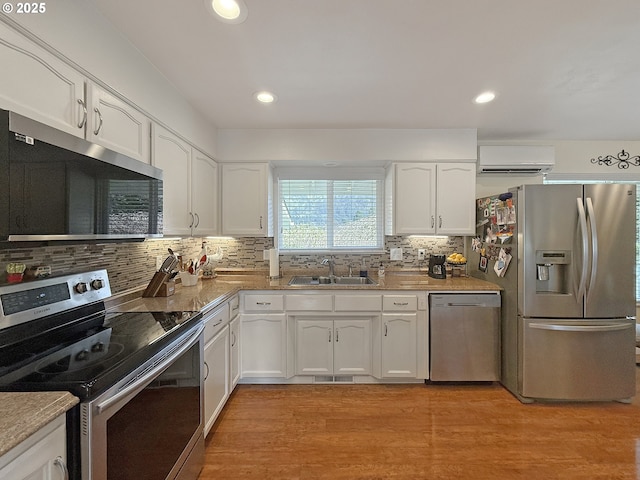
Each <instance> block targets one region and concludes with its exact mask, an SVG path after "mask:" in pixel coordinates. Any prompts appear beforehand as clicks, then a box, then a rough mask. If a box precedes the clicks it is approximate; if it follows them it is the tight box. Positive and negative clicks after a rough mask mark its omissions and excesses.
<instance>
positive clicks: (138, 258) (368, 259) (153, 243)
mask: <svg viewBox="0 0 640 480" xmlns="http://www.w3.org/2000/svg"><path fill="white" fill-rule="evenodd" d="M202 240H203V239H202V238H183V239H167V240H165V239H162V240H147V241H144V242H126V243H106V244H81V245H63V246H48V247H37V248H29V247H26V248H25V247H21V248H5V249H3V250H0V269H1V271H2V272H5V270H6V266H7V264H8V263H12V262H17V263H24V264H26V265H27V266H37V265H49V266H50V267H51V271H52V274H53V275H60V274H65V273H70V272H77V271H84V270H93V269H100V268H106V269H107V271H108V272H109V280H110V282H111V289H112V291H113V293H121V292H124V291H127V290H130V289H133V288H138V287H140V286H143V285H146V284H147V283H148V281H149V280H150V279H151V277H152V276H153V273H154V272H155V271H156V261H157V259H158V258H161V259H162V258H164V257H166V256H167V255H168V248H171V249H173V251H174V252H176V253H180V254H182V255H183V256H184V257H185V258H186V259H188V258H196V257H197V255H198V253H199V252H200V248H201V242H202ZM206 241H207V245H208V248H209V251H210V252H213V251H214V249H215V247H217V246H219V247H220V248H222V250H223V253H224V257H223V258H222V260H221V261H220V262H219V263H218V264H217V266H216V267H217V268H220V269H230V270H246V269H254V270H260V271H265V272H268V268H269V264H268V261H265V260H263V254H262V252H263V251H264V250H268V249H270V248H273V238H258V237H246V238H226V237H225V238H208V239H206ZM398 247H401V248H402V249H403V260H402V261H393V262H392V261H390V260H389V250H390V249H391V248H398ZM463 247H464V238H463V237H398V236H394V237H385V248H384V253H375V254H359V253H345V254H332V256H333V258H334V260H335V262H336V267H335V268H336V274H338V275H344V274H347V273H348V270H349V266H351V267H352V268H353V271H354V273H355V274H357V272H358V270H359V269H360V265H361V262H362V259H363V258H364V259H365V263H366V265H367V266H368V268H369V270H370V271H371V272H374V271H376V272H377V269H378V266H379V265H380V263H381V262H382V263H383V264H384V266H385V268H386V269H387V270H417V269H421V268H425V267H426V266H427V261H424V262H420V261H418V249H419V248H424V249H425V250H426V258H427V259H428V258H429V255H430V254H432V253H433V254H437V253H443V254H447V255H448V254H449V253H452V252H455V251H458V252H462V251H463ZM327 256H328V254H315V253H314V254H303V253H296V254H281V255H280V269H281V272H287V271H292V270H300V269H308V270H309V271H312V270H321V271H322V270H324V269H326V267H325V266H323V265H321V261H322V259H323V258H326V257H327ZM0 278H1V279H2V281H4V275H2V276H0Z"/></svg>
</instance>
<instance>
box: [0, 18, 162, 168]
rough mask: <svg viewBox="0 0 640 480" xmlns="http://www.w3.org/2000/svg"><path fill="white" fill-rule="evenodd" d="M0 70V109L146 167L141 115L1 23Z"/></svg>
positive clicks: (144, 125) (145, 123) (146, 127)
mask: <svg viewBox="0 0 640 480" xmlns="http://www.w3.org/2000/svg"><path fill="white" fill-rule="evenodd" d="M0 65H11V67H10V68H5V69H3V74H2V75H1V76H0V107H1V108H4V109H7V110H12V111H14V112H16V113H19V114H21V115H24V116H26V117H29V118H32V119H34V120H36V121H39V122H42V123H45V124H47V125H50V126H52V127H54V128H57V129H59V130H62V131H65V132H67V133H70V134H72V135H74V136H76V137H80V138H85V139H86V140H89V141H91V142H94V143H97V144H99V145H102V146H103V147H105V148H108V149H111V150H114V151H116V152H119V153H122V154H124V155H127V156H129V157H132V158H135V159H136V160H140V161H142V162H145V163H149V160H150V158H149V148H150V135H149V128H150V121H149V119H148V118H146V117H145V115H143V114H142V113H141V112H140V111H138V110H136V109H135V108H133V107H132V106H131V105H129V104H127V103H126V102H124V101H123V100H121V99H119V98H117V97H115V96H114V95H112V94H111V93H109V92H107V91H106V90H105V89H103V88H101V87H99V86H97V85H95V84H93V83H92V82H90V81H89V80H88V79H86V78H85V77H84V76H83V75H82V74H81V73H80V72H78V71H77V70H75V69H73V68H72V67H71V66H70V65H68V64H67V63H65V62H63V61H62V60H60V59H59V58H58V57H56V56H54V55H53V54H51V53H49V52H48V51H46V50H45V49H43V48H41V47H40V46H38V45H36V44H35V43H33V42H32V41H31V40H29V39H27V38H25V37H23V36H22V35H20V34H18V33H17V32H15V31H14V30H13V29H11V28H10V27H8V26H7V25H5V24H3V23H2V22H0ZM85 85H86V92H85Z"/></svg>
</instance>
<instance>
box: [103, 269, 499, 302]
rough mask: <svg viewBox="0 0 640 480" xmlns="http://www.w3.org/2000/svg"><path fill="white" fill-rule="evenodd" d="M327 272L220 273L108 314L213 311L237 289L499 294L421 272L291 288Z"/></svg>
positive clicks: (136, 297)
mask: <svg viewBox="0 0 640 480" xmlns="http://www.w3.org/2000/svg"><path fill="white" fill-rule="evenodd" d="M325 274H326V272H324V271H323V272H320V273H318V272H309V271H303V272H295V273H294V272H291V273H286V274H284V275H283V276H282V277H281V278H277V279H274V280H271V279H269V278H268V277H267V274H266V272H265V273H263V272H255V271H253V272H228V273H220V274H218V276H216V277H214V278H210V279H205V278H200V279H199V280H198V283H197V284H196V285H195V286H192V287H183V286H182V285H181V284H180V283H178V284H177V285H176V289H175V294H173V295H171V296H169V297H154V298H142V297H141V296H140V295H141V291H138V292H134V293H130V294H128V297H127V298H125V297H114V299H112V300H111V301H109V302H108V304H107V308H108V309H109V310H110V311H122V312H124V311H144V312H148V311H165V312H166V311H190V310H191V311H199V310H208V309H210V308H214V307H216V306H217V305H219V304H221V303H223V302H225V301H226V300H228V299H229V298H231V297H232V296H233V295H235V294H236V293H238V292H239V291H240V290H245V291H246V290H274V291H276V290H279V291H291V292H293V291H300V290H316V291H324V290H333V291H345V290H349V291H353V290H368V291H380V290H385V291H388V290H395V291H398V290H428V291H499V290H501V288H500V286H499V285H496V284H495V283H491V282H487V281H484V280H479V279H477V278H473V277H453V278H451V277H449V278H446V279H435V278H431V277H429V276H427V274H426V273H424V272H413V271H402V272H389V273H387V274H386V275H385V276H384V277H382V278H378V277H377V276H375V275H371V278H372V279H373V280H375V281H376V282H378V285H340V286H290V285H289V284H288V283H289V280H291V277H292V276H293V275H325Z"/></svg>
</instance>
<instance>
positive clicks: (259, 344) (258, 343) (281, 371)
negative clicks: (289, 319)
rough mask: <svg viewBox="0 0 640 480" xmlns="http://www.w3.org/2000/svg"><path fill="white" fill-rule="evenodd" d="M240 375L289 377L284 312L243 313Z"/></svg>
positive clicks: (242, 376)
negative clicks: (287, 375) (287, 372)
mask: <svg viewBox="0 0 640 480" xmlns="http://www.w3.org/2000/svg"><path fill="white" fill-rule="evenodd" d="M240 335H241V337H242V343H241V348H240V352H241V353H240V356H241V361H240V364H241V373H240V377H241V378H245V377H271V378H282V377H286V369H287V350H286V342H287V323H286V316H285V314H284V313H265V314H261V313H250V314H242V315H241V316H240Z"/></svg>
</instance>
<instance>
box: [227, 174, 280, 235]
mask: <svg viewBox="0 0 640 480" xmlns="http://www.w3.org/2000/svg"><path fill="white" fill-rule="evenodd" d="M272 181H273V180H272V174H271V168H270V167H269V165H268V164H267V163H236V164H231V163H227V164H223V165H222V234H223V235H237V236H251V237H271V236H273V222H272V218H273V214H272V210H271V206H272V191H273V187H272Z"/></svg>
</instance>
